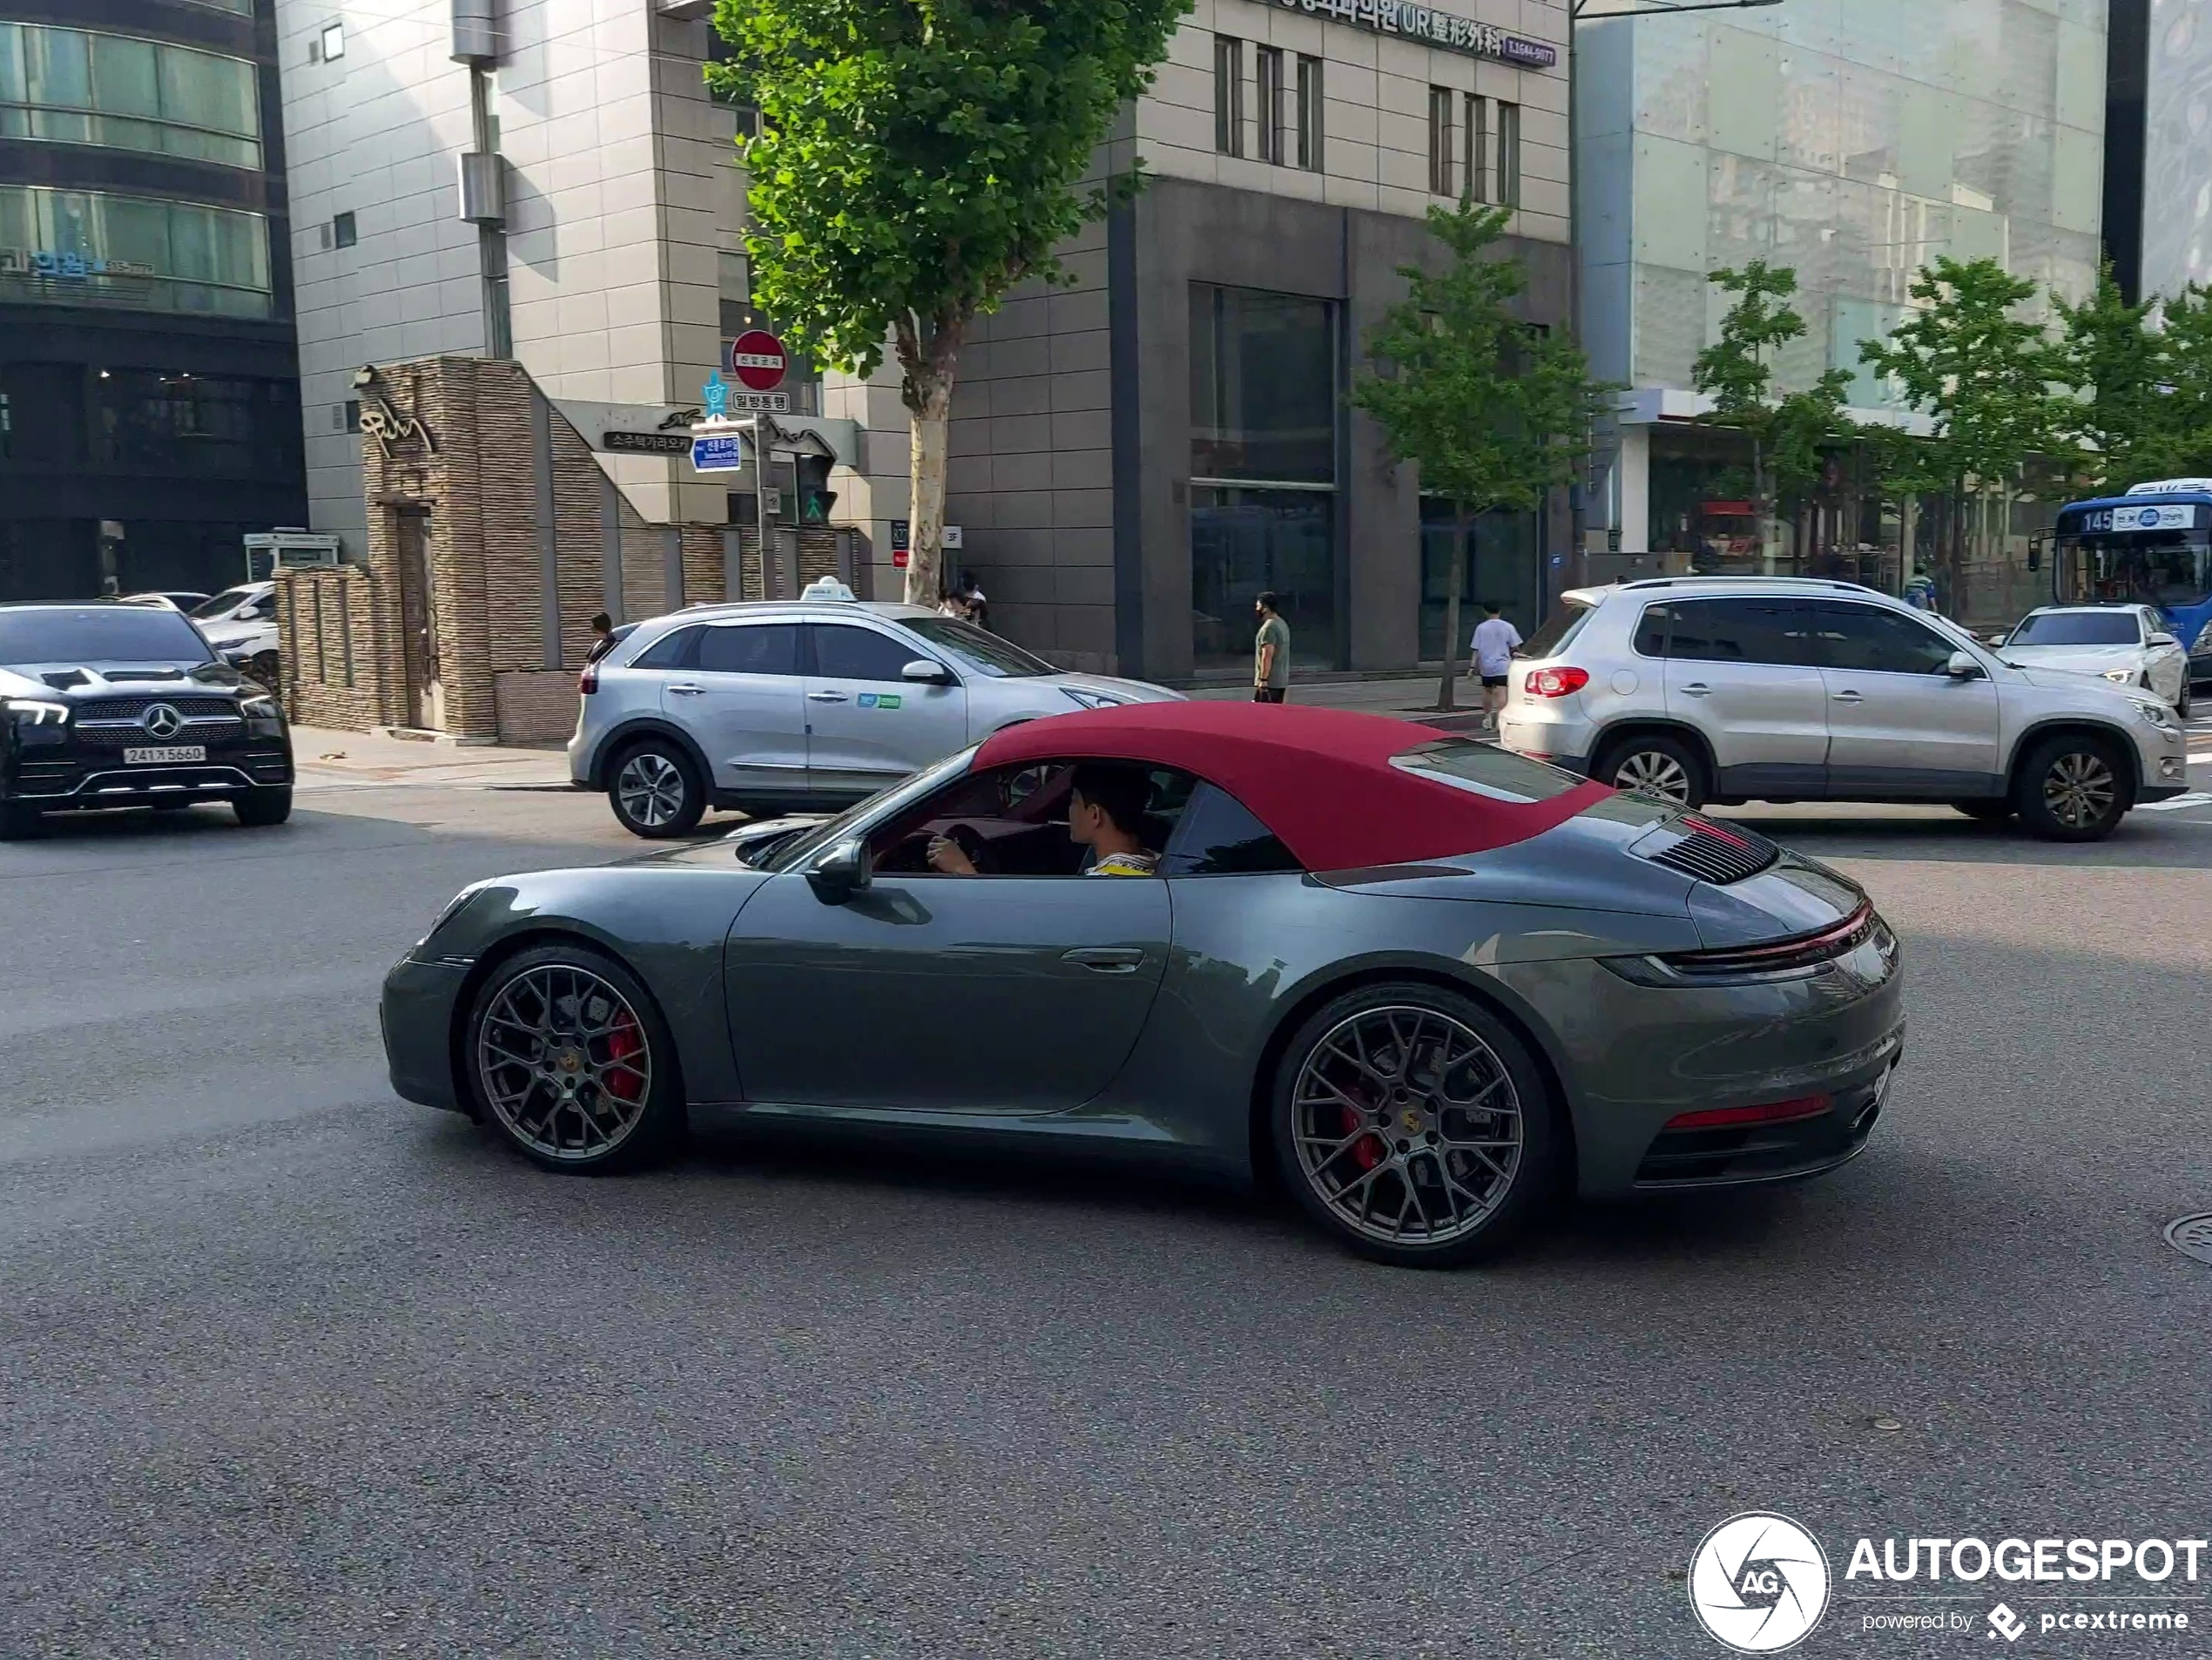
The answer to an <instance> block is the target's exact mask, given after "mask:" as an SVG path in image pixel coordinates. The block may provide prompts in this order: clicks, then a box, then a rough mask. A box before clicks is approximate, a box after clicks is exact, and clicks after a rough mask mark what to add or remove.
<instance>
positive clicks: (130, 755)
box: [123, 744, 207, 766]
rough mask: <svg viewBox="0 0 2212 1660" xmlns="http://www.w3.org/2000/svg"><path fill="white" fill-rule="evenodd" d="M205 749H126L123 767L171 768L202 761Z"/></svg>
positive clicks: (181, 746) (189, 746)
mask: <svg viewBox="0 0 2212 1660" xmlns="http://www.w3.org/2000/svg"><path fill="white" fill-rule="evenodd" d="M206 759H207V748H206V746H205V745H204V744H158V745H156V746H152V747H151V748H147V749H126V750H125V751H124V752H123V764H124V765H125V766H174V765H175V764H176V763H177V762H179V761H204V760H206Z"/></svg>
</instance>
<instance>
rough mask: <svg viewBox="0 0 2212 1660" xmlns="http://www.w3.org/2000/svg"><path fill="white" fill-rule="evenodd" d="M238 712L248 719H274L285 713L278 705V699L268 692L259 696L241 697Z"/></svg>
mask: <svg viewBox="0 0 2212 1660" xmlns="http://www.w3.org/2000/svg"><path fill="white" fill-rule="evenodd" d="M238 712H239V713H240V714H241V715H244V716H245V717H246V719H248V720H274V719H277V718H278V717H280V715H282V714H283V713H284V711H283V710H281V709H280V708H278V707H277V700H276V699H275V698H272V697H270V696H269V695H268V694H267V693H266V692H264V693H263V694H262V695H261V696H260V697H258V698H239V700H238Z"/></svg>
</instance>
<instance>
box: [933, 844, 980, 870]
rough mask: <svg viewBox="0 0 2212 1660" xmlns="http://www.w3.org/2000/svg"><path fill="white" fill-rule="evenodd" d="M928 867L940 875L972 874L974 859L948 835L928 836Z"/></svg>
mask: <svg viewBox="0 0 2212 1660" xmlns="http://www.w3.org/2000/svg"><path fill="white" fill-rule="evenodd" d="M929 867H930V868H931V869H932V870H934V871H935V872H937V874H940V875H941V876H973V875H974V874H975V861H974V860H972V859H970V858H969V857H968V855H967V854H964V853H962V852H961V850H960V844H959V843H958V842H957V841H954V840H953V839H952V838H951V837H950V836H932V837H930V838H929Z"/></svg>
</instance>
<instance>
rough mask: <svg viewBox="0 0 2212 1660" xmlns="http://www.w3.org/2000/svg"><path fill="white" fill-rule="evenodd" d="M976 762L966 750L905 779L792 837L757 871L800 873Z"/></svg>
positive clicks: (970, 750) (766, 857) (766, 859)
mask: <svg viewBox="0 0 2212 1660" xmlns="http://www.w3.org/2000/svg"><path fill="white" fill-rule="evenodd" d="M974 759H975V751H974V749H972V748H970V749H963V750H962V751H961V752H960V753H959V754H957V755H949V756H948V757H946V758H945V759H943V760H941V761H939V762H938V763H937V765H936V766H932V767H928V768H927V769H925V770H924V771H922V772H919V773H914V775H913V776H912V777H910V778H904V779H900V780H899V782H898V783H896V784H894V785H893V786H891V787H890V788H889V789H887V790H879V791H877V792H876V793H874V794H873V795H871V796H870V797H868V799H867V800H865V801H860V802H856V803H855V804H854V805H853V806H849V807H847V808H846V809H845V811H844V812H842V813H839V814H838V815H837V816H836V817H835V818H834V819H826V820H823V821H822V822H821V823H820V824H818V825H816V826H815V827H813V829H811V830H808V831H806V832H805V833H802V834H799V835H796V836H793V837H792V839H791V840H789V841H786V843H784V845H783V846H782V847H778V848H776V849H774V850H773V851H772V852H771V853H769V854H765V855H764V856H763V858H762V859H761V860H760V863H759V865H758V866H756V867H755V868H757V869H759V870H773V871H786V870H797V869H798V868H799V867H800V866H802V865H804V864H805V863H806V861H807V860H809V859H811V858H813V856H814V854H816V853H817V852H819V850H820V849H822V848H824V847H828V846H829V845H830V844H831V843H832V842H833V841H838V840H842V839H843V838H844V837H846V836H847V835H849V834H850V833H852V832H851V827H852V826H853V825H855V824H858V823H859V822H860V820H862V819H865V818H867V817H869V816H870V815H871V814H873V813H876V812H878V811H879V810H882V811H888V812H894V813H895V812H897V811H899V810H900V808H902V807H904V806H906V805H907V803H909V802H912V801H919V800H921V798H922V797H923V796H925V795H927V794H928V793H929V792H930V791H932V790H934V789H935V788H936V787H937V786H939V785H941V784H944V783H947V782H948V781H950V780H951V779H956V778H958V777H959V776H960V775H961V773H964V772H966V771H967V770H968V762H970V761H972V760H974Z"/></svg>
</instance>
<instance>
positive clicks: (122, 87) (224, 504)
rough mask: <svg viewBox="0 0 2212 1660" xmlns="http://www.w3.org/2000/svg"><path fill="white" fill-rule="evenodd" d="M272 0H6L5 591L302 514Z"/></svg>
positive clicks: (192, 564)
mask: <svg viewBox="0 0 2212 1660" xmlns="http://www.w3.org/2000/svg"><path fill="white" fill-rule="evenodd" d="M268 7H269V0H0V599H11V598H46V597H62V598H66V597H84V596H90V595H92V594H97V593H99V592H101V591H103V590H121V591H125V592H129V591H132V590H141V589H154V588H159V589H196V590H212V589H215V588H219V587H221V586H224V585H226V584H230V583H233V582H237V581H239V580H240V579H242V578H243V577H244V576H245V574H246V566H245V553H244V550H243V548H242V546H241V544H240V537H241V536H243V535H245V534H246V532H249V531H256V530H270V529H272V528H273V527H276V526H280V525H299V524H302V523H305V521H306V502H305V498H304V491H303V486H302V475H301V469H300V408H299V397H298V384H297V370H296V360H295V356H294V351H293V335H292V327H291V305H292V284H291V276H290V260H289V251H288V248H287V240H288V232H287V208H286V197H285V188H284V163H285V158H284V147H283V133H282V128H281V125H280V122H279V119H278V98H277V77H276V60H275V38H274V17H273V13H272V12H271V11H270V10H269V9H268Z"/></svg>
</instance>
